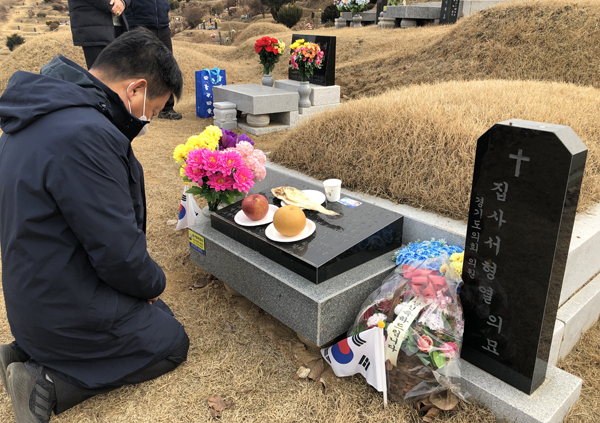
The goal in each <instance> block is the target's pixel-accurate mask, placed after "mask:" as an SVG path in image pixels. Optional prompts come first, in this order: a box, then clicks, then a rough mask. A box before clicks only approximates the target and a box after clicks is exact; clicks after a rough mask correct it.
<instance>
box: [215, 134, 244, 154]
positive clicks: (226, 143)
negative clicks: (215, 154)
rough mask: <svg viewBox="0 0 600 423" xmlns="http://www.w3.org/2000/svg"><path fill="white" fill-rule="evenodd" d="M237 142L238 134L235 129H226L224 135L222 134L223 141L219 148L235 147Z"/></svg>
mask: <svg viewBox="0 0 600 423" xmlns="http://www.w3.org/2000/svg"><path fill="white" fill-rule="evenodd" d="M240 138H241V136H240ZM236 144H237V134H236V133H235V132H233V131H229V130H227V129H224V130H223V135H222V136H221V142H220V143H219V150H225V149H226V148H230V147H235V145H236Z"/></svg>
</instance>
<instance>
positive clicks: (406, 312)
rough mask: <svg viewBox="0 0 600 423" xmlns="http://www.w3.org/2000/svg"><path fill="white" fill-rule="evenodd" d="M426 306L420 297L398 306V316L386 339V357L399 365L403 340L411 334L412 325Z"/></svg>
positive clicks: (390, 326)
mask: <svg viewBox="0 0 600 423" xmlns="http://www.w3.org/2000/svg"><path fill="white" fill-rule="evenodd" d="M423 307H425V303H424V302H423V300H422V299H421V298H420V297H415V298H413V299H412V300H411V301H410V302H408V303H401V304H399V305H398V306H396V308H397V309H398V308H399V309H400V310H398V311H399V313H398V317H396V319H395V320H394V321H393V322H392V323H390V325H389V326H388V331H387V333H388V336H387V339H386V340H385V359H386V360H390V362H391V363H392V364H393V365H394V366H397V363H398V353H399V352H400V347H401V346H402V342H403V341H404V340H405V339H406V337H407V336H408V335H409V333H408V330H409V329H410V325H411V324H412V322H413V321H414V320H415V319H416V318H417V316H418V315H419V312H420V311H421V310H422V309H423Z"/></svg>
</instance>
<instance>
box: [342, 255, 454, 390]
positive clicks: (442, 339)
mask: <svg viewBox="0 0 600 423" xmlns="http://www.w3.org/2000/svg"><path fill="white" fill-rule="evenodd" d="M461 283H462V281H461V278H460V276H459V275H458V273H457V272H456V270H455V268H454V267H453V266H452V265H450V261H449V259H448V256H447V255H446V254H445V253H444V254H442V255H441V256H438V257H435V258H429V259H426V260H421V261H416V262H413V263H410V264H406V265H401V266H398V267H397V268H396V270H394V271H393V272H392V273H391V274H390V275H389V276H388V277H387V278H386V280H385V281H384V283H383V285H382V286H381V288H380V289H378V290H376V291H375V292H373V293H372V294H371V296H370V297H369V298H368V299H367V301H365V303H364V304H363V306H362V308H361V310H362V312H361V313H360V314H359V316H358V317H357V319H356V322H355V324H354V326H353V327H352V329H351V331H350V334H351V335H356V334H358V333H360V332H362V331H363V330H367V329H370V328H371V327H373V326H376V325H377V324H379V322H380V321H382V322H383V324H384V325H385V326H384V333H385V335H386V341H385V356H386V369H387V375H388V393H389V396H390V398H391V399H394V400H397V401H402V400H407V399H411V400H417V399H423V398H425V397H428V396H429V395H431V394H432V393H437V392H440V391H442V390H445V389H452V390H453V391H454V392H455V393H457V394H458V395H459V396H462V395H463V394H462V393H461V392H460V390H459V389H458V388H457V386H456V381H457V380H458V379H459V378H460V368H459V361H458V358H459V355H460V346H461V344H462V336H463V330H464V320H463V313H462V307H461V304H460V298H459V296H458V294H457V290H458V287H459V286H460V284H461Z"/></svg>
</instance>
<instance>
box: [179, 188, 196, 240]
mask: <svg viewBox="0 0 600 423" xmlns="http://www.w3.org/2000/svg"><path fill="white" fill-rule="evenodd" d="M187 184H188V183H187V182H186V183H185V188H183V195H182V196H181V204H180V205H179V220H178V222H177V227H176V228H175V230H176V231H178V230H180V229H185V228H189V227H190V226H192V225H193V224H194V221H195V220H196V216H198V215H199V214H200V213H201V210H200V207H198V204H196V200H194V196H193V195H192V194H186V191H187V190H188V189H189V188H188V185H187Z"/></svg>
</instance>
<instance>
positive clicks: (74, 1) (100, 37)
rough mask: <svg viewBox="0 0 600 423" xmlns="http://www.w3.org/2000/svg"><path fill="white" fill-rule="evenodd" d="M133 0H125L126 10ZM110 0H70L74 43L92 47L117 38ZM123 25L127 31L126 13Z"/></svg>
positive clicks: (107, 43)
mask: <svg viewBox="0 0 600 423" xmlns="http://www.w3.org/2000/svg"><path fill="white" fill-rule="evenodd" d="M115 1H121V0H115ZM130 2H131V0H124V3H125V10H127V8H128V7H129V4H130ZM111 10H112V6H111V5H110V0H69V16H70V19H71V21H70V25H71V34H72V35H73V45H76V46H83V47H91V46H107V45H109V44H110V43H111V42H112V41H113V40H114V39H115V26H114V23H113V18H112V16H113V15H112V13H111ZM120 18H121V25H123V29H124V30H125V31H126V30H127V29H128V28H129V26H128V23H127V19H126V18H125V15H123V14H122V15H121V16H120Z"/></svg>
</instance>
